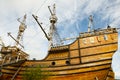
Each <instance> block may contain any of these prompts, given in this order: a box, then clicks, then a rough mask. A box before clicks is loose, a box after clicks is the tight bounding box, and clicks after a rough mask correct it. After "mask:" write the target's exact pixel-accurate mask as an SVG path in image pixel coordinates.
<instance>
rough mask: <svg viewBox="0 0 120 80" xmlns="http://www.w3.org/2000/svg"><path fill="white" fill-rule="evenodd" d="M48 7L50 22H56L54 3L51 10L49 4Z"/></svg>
mask: <svg viewBox="0 0 120 80" xmlns="http://www.w3.org/2000/svg"><path fill="white" fill-rule="evenodd" d="M48 9H49V11H50V13H51V16H50V23H53V24H55V23H56V22H57V20H58V19H57V17H56V7H55V4H54V5H53V11H52V10H51V8H50V6H48Z"/></svg>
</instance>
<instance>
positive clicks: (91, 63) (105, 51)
mask: <svg viewBox="0 0 120 80" xmlns="http://www.w3.org/2000/svg"><path fill="white" fill-rule="evenodd" d="M97 34H98V33H96V34H94V35H89V36H86V35H85V36H84V37H79V38H77V39H76V40H75V41H74V42H73V43H72V44H69V45H66V46H59V47H54V48H52V49H51V50H50V51H49V54H48V55H47V57H46V58H45V59H44V60H28V61H26V62H25V63H24V64H23V65H22V67H23V68H22V69H21V70H20V72H19V73H18V75H17V76H16V80H19V78H20V77H21V75H22V74H23V72H24V70H25V67H28V68H29V66H36V65H47V66H48V67H46V68H43V70H47V71H49V72H50V78H49V79H48V80H97V79H98V80H114V73H113V72H112V70H111V62H112V56H113V54H114V52H115V51H116V50H117V48H118V33H117V32H116V31H115V29H114V28H113V29H110V30H106V33H102V32H101V31H100V32H99V34H98V35H97ZM16 68H17V67H16ZM16 68H10V67H6V68H3V69H2V72H3V74H4V75H13V74H14V73H15V71H16V70H15V69H16Z"/></svg>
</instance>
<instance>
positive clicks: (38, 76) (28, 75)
mask: <svg viewBox="0 0 120 80" xmlns="http://www.w3.org/2000/svg"><path fill="white" fill-rule="evenodd" d="M43 68H44V69H45V68H46V67H45V66H44V67H43V66H34V67H26V69H25V72H24V74H23V80H47V78H48V77H49V72H48V71H45V70H43Z"/></svg>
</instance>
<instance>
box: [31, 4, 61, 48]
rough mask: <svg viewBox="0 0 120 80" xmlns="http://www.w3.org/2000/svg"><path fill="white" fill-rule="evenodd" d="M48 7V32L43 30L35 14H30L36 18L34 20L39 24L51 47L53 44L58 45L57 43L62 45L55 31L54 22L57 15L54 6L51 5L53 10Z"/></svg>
mask: <svg viewBox="0 0 120 80" xmlns="http://www.w3.org/2000/svg"><path fill="white" fill-rule="evenodd" d="M48 9H49V11H50V14H51V16H50V18H49V20H50V29H49V32H48V34H47V33H46V32H45V30H44V29H43V27H42V26H41V24H40V23H39V21H38V19H37V18H38V17H37V16H35V15H32V16H33V18H34V19H35V20H36V22H37V23H38V25H39V26H40V28H41V29H42V31H43V32H44V34H45V37H46V38H47V40H48V41H49V46H50V47H53V46H58V45H62V40H61V38H60V36H59V34H58V32H57V28H56V23H57V20H58V19H57V16H56V7H55V4H54V5H53V10H51V8H50V6H48Z"/></svg>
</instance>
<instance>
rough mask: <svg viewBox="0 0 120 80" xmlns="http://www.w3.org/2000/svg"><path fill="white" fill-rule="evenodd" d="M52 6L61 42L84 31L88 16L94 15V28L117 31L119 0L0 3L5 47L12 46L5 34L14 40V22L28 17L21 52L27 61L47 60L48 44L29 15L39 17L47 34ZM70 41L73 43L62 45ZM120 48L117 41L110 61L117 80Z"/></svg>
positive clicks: (0, 29) (0, 30)
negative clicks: (24, 54) (53, 6)
mask: <svg viewBox="0 0 120 80" xmlns="http://www.w3.org/2000/svg"><path fill="white" fill-rule="evenodd" d="M54 3H55V4H56V15H57V18H58V21H57V23H56V28H57V32H58V33H59V35H60V37H61V39H63V38H66V37H67V38H71V37H75V36H79V33H80V32H84V31H87V27H88V17H89V15H93V18H94V29H97V28H106V26H107V25H110V26H112V27H116V28H120V15H119V14H120V0H69V1H67V0H0V37H1V38H2V40H3V42H4V43H5V45H6V46H7V45H14V44H15V41H14V40H12V39H11V38H10V37H9V36H8V35H7V33H8V32H11V34H12V35H13V36H14V37H15V38H16V36H17V33H18V28H19V25H20V23H19V22H18V21H17V19H18V18H20V19H21V20H22V17H23V16H24V15H25V14H27V21H26V25H27V29H26V30H25V33H24V38H23V45H24V47H25V48H24V51H25V52H27V53H29V55H30V59H33V58H36V59H43V58H44V57H46V56H47V50H48V44H49V43H48V41H47V39H46V37H45V36H44V34H43V32H42V31H41V29H40V28H39V26H38V24H37V23H36V22H35V20H34V18H33V17H32V14H35V15H37V16H38V17H39V18H38V19H39V21H40V22H41V23H42V26H43V28H44V29H45V31H46V32H47V33H48V30H49V26H50V24H49V17H50V12H49V10H48V6H52V5H53V4H54ZM66 33H67V34H66ZM119 33H120V32H119ZM119 41H120V36H119V40H118V42H119ZM71 42H73V40H72V41H67V42H65V43H64V44H66V43H68V44H69V43H71ZM119 45H120V42H119V43H118V50H117V51H116V52H115V54H114V55H113V61H112V67H113V70H114V71H115V73H116V78H120V62H119V61H120V46H119Z"/></svg>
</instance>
